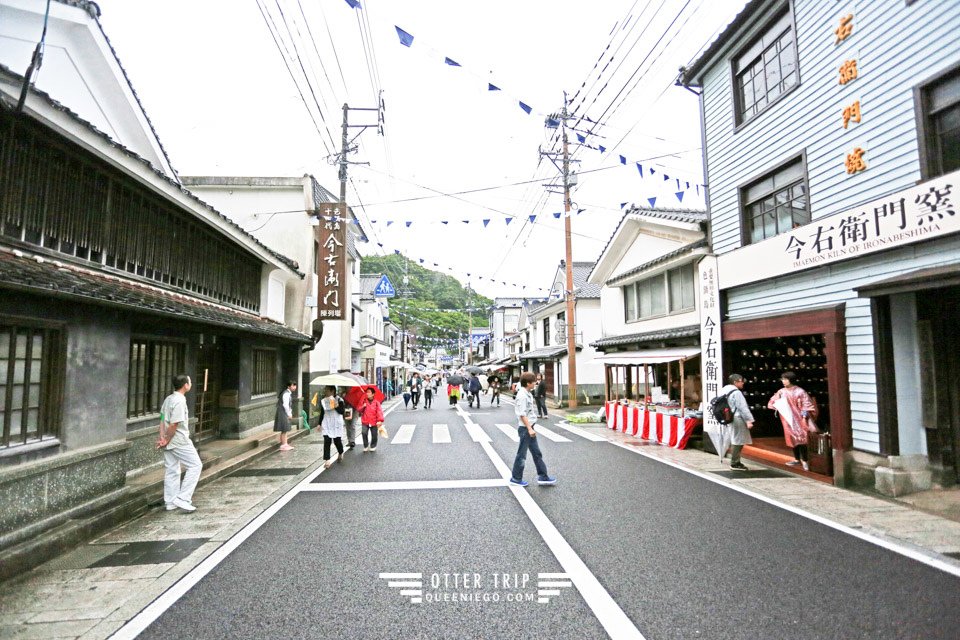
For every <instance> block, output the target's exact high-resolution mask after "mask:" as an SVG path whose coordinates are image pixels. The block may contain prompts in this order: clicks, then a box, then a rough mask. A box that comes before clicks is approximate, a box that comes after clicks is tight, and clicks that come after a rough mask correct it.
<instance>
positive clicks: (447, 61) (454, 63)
mask: <svg viewBox="0 0 960 640" xmlns="http://www.w3.org/2000/svg"><path fill="white" fill-rule="evenodd" d="M443 62H444V63H445V64H448V65H450V66H451V67H459V66H460V63H459V62H457V61H456V60H453V59H452V58H444V59H443Z"/></svg>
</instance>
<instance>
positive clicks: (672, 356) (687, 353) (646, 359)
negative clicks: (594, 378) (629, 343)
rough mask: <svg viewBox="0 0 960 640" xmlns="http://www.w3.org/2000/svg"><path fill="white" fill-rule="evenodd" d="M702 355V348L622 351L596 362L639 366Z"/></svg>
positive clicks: (601, 357) (606, 355)
mask: <svg viewBox="0 0 960 640" xmlns="http://www.w3.org/2000/svg"><path fill="white" fill-rule="evenodd" d="M698 355H700V347H672V348H669V349H644V350H643V351H622V352H620V353H608V354H605V355H602V356H597V357H596V358H595V360H596V361H597V362H602V363H603V364H612V365H628V366H629V365H638V364H658V363H661V362H673V361H675V360H680V359H683V358H690V357H692V356H698Z"/></svg>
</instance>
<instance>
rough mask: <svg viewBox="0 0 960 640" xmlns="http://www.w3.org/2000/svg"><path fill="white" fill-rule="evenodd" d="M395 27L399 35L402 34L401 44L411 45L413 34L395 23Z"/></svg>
mask: <svg viewBox="0 0 960 640" xmlns="http://www.w3.org/2000/svg"><path fill="white" fill-rule="evenodd" d="M393 28H394V29H396V30H397V35H398V36H400V44H402V45H403V46H405V47H409V46H410V45H412V44H413V36H412V35H410V34H409V33H407V32H406V31H404V30H403V29H401V28H400V27H398V26H396V25H394V27H393Z"/></svg>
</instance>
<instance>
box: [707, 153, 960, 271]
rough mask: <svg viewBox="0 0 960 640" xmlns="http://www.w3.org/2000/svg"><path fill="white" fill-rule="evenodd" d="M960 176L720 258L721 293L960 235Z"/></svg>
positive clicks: (955, 174)
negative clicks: (805, 270) (922, 241)
mask: <svg viewBox="0 0 960 640" xmlns="http://www.w3.org/2000/svg"><path fill="white" fill-rule="evenodd" d="M958 200H960V171H955V172H953V173H950V174H947V175H945V176H941V177H939V178H934V179H933V180H928V181H927V182H924V183H922V184H919V185H917V186H915V187H911V188H910V189H907V190H906V191H901V192H899V193H894V194H891V195H889V196H886V197H884V198H880V199H879V200H874V201H873V202H868V203H867V204H864V205H861V206H859V207H856V208H854V209H850V210H848V211H844V212H843V213H838V214H835V215H832V216H828V217H826V218H820V219H819V220H814V221H813V222H811V223H810V224H807V225H804V226H802V227H797V228H796V229H793V230H791V231H790V232H789V233H783V234H780V235H778V236H774V237H773V238H768V239H766V240H764V241H762V242H757V243H755V244H750V245H747V246H745V247H742V248H740V249H737V250H735V251H731V252H729V253H725V254H723V255H721V256H719V258H718V263H719V265H718V268H719V273H720V288H721V289H728V288H730V287H736V286H740V285H742V284H747V283H750V282H756V281H758V280H764V279H766V278H774V277H777V276H782V275H786V274H789V273H794V272H796V271H800V270H803V269H809V268H812V267H819V266H822V265H825V264H830V263H832V262H840V261H841V260H849V259H850V258H855V257H857V256H862V255H867V254H870V253H875V252H877V251H884V250H886V249H894V248H896V247H901V246H904V245H908V244H912V243H914V242H920V241H921V240H930V239H932V238H937V237H940V236H945V235H949V234H951V233H957V232H958V231H960V213H958V211H960V202H958Z"/></svg>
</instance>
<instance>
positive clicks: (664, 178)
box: [663, 174, 670, 182]
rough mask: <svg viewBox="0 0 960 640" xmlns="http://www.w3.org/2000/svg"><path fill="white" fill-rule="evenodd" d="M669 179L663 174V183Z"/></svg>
mask: <svg viewBox="0 0 960 640" xmlns="http://www.w3.org/2000/svg"><path fill="white" fill-rule="evenodd" d="M669 179H670V176H668V175H667V174H663V181H664V182H666V181H667V180H669Z"/></svg>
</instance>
